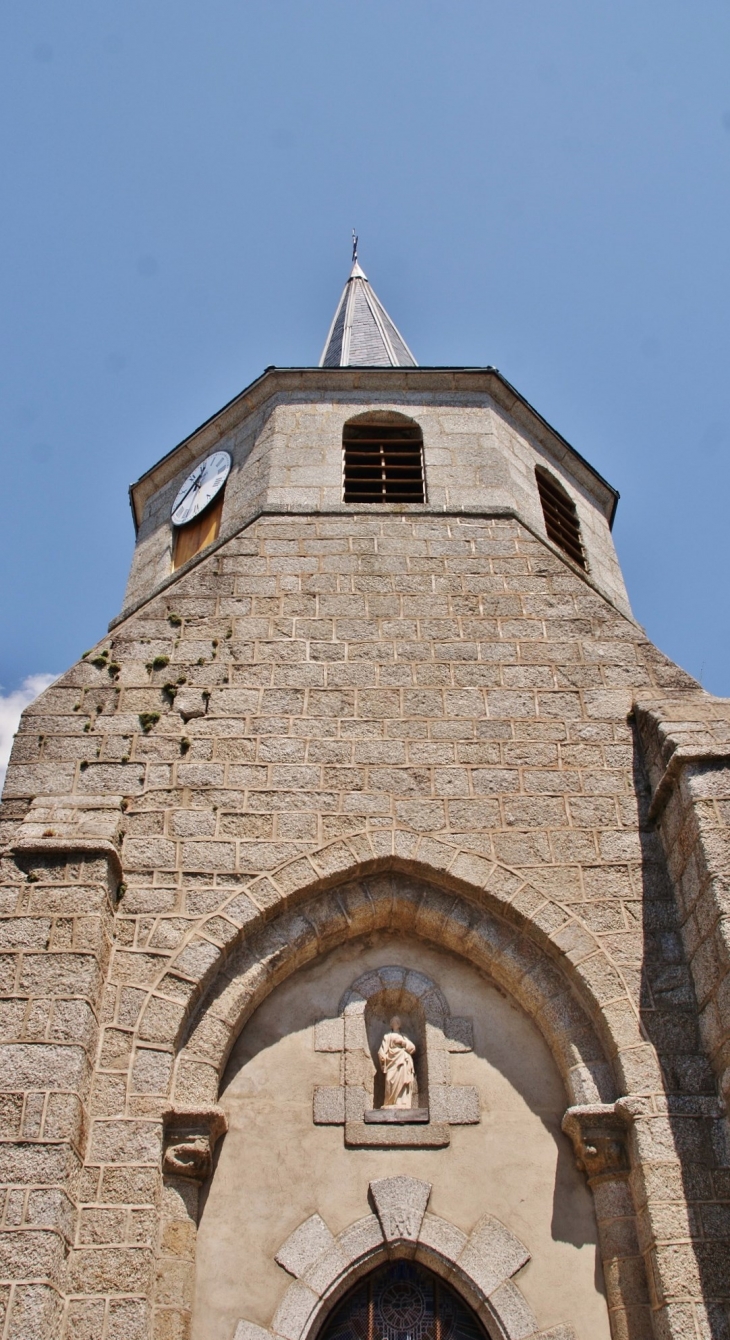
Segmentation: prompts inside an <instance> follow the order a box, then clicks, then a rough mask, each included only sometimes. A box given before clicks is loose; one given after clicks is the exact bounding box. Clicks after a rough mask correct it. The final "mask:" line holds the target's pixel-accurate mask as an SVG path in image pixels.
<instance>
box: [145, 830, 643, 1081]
mask: <svg viewBox="0 0 730 1340" xmlns="http://www.w3.org/2000/svg"><path fill="white" fill-rule="evenodd" d="M333 890H337V896H336V897H334V898H333V897H332V891H333ZM324 894H327V895H328V896H327V897H326V898H324V897H322V895H324ZM388 927H393V928H395V927H397V928H398V929H401V930H403V929H407V930H410V931H411V932H412V933H413V934H414V935H416V936H417V937H419V938H421V939H424V940H426V941H429V942H431V943H435V944H437V945H442V946H443V945H444V944H448V947H449V948H450V949H451V950H452V951H453V952H455V953H457V954H459V955H460V956H461V957H463V958H466V959H467V960H469V961H471V962H473V963H475V964H476V965H477V966H478V967H480V968H482V969H484V970H486V971H488V972H489V974H490V976H492V977H493V978H494V979H495V981H497V982H498V983H499V984H500V985H501V986H503V987H504V989H506V990H507V991H508V992H509V993H510V994H511V995H513V996H514V997H515V998H516V999H517V1000H518V1001H520V1003H521V1004H522V1005H523V1007H524V1008H525V1009H526V1011H527V1012H528V1013H529V1014H530V1015H531V1016H532V1017H533V1018H534V1019H535V1021H536V1023H537V1025H538V1027H539V1028H540V1029H541V1031H542V1033H543V1035H544V1036H545V1037H546V1040H547V1041H548V1045H549V1046H550V1047H551V1049H552V1050H553V1053H554V1055H555V1057H556V1060H557V1062H558V1065H559V1066H560V1068H561V1070H562V1073H563V1076H564V1078H565V1080H566V1085H567V1088H568V1092H569V1093H570V1095H571V1101H572V1102H574V1103H586V1102H597V1101H599V1102H605V1101H608V1102H610V1101H613V1099H614V1098H615V1097H616V1096H617V1094H625V1093H637V1092H638V1093H641V1092H647V1091H652V1090H653V1089H654V1088H655V1087H656V1086H657V1084H658V1083H660V1077H659V1067H658V1062H657V1059H656V1054H655V1051H654V1048H653V1047H652V1046H651V1044H650V1043H649V1042H648V1041H647V1040H646V1038H645V1037H644V1036H643V1034H642V1030H641V1027H640V1023H639V1018H638V1013H637V1009H636V1006H635V1004H634V1002H633V1001H632V999H631V996H630V993H629V990H628V988H627V986H626V983H625V981H624V978H623V975H622V973H621V970H620V968H619V967H618V966H617V965H616V964H615V963H614V962H613V961H612V960H611V959H610V957H609V955H608V954H607V953H606V951H605V950H604V948H603V947H602V945H601V944H600V942H599V940H598V939H597V938H596V936H595V935H593V934H592V933H591V932H590V931H589V930H588V929H587V928H586V927H585V925H584V924H583V922H582V921H581V920H580V919H579V917H577V916H576V914H575V911H574V910H573V909H572V908H570V907H569V906H563V905H562V904H560V903H559V902H558V901H557V900H556V899H554V898H550V897H548V896H547V895H546V894H544V893H543V892H542V891H541V890H539V889H537V888H536V887H535V886H534V885H532V884H530V883H528V882H527V881H526V880H524V879H523V878H522V877H521V876H520V875H519V874H518V873H516V872H514V871H512V870H509V869H508V868H506V867H505V866H502V865H498V864H496V863H493V862H490V861H488V860H486V859H484V858H483V857H480V856H478V855H476V854H474V853H473V852H470V851H468V850H464V849H459V848H456V847H453V846H450V845H449V844H447V843H443V842H439V841H436V840H434V839H432V838H425V837H423V836H422V835H420V834H416V833H409V832H405V831H401V832H398V833H396V834H390V833H387V834H386V833H383V834H378V833H370V834H362V835H360V836H358V835H356V836H354V837H350V838H348V839H347V841H336V842H333V843H330V844H328V845H327V846H325V847H323V848H321V849H320V850H319V851H317V852H313V853H311V854H310V855H308V856H306V857H297V858H296V859H295V860H293V861H290V862H287V863H286V864H284V865H282V866H281V867H280V868H279V869H278V870H277V871H275V872H272V873H271V874H269V875H265V876H261V877H258V878H255V879H252V880H251V881H249V882H248V884H246V885H245V886H244V887H243V888H242V889H238V890H236V891H234V892H233V893H232V894H231V896H230V897H229V898H228V899H227V901H225V902H224V903H223V904H222V905H221V906H220V907H219V908H218V909H217V910H216V912H215V913H214V914H212V915H211V916H209V917H208V918H207V919H205V920H202V921H201V922H200V923H198V926H197V928H196V929H195V931H194V932H193V933H192V934H191V936H190V937H189V939H188V940H187V942H186V943H185V944H184V946H183V947H182V949H181V950H180V951H179V952H178V953H177V954H176V955H174V956H173V957H172V958H171V959H170V960H168V962H167V964H166V967H165V970H164V972H161V973H160V974H159V976H158V978H157V980H156V982H155V983H154V984H153V985H152V987H151V988H150V990H149V994H148V998H147V1001H146V1003H145V1006H144V1008H143V1010H142V1012H141V1015H140V1020H139V1023H138V1032H137V1036H138V1039H139V1040H140V1041H141V1042H146V1043H150V1042H151V1043H153V1044H154V1045H157V1046H163V1047H166V1048H170V1047H172V1049H173V1050H174V1051H175V1052H176V1054H177V1062H176V1067H175V1069H176V1078H175V1084H176V1087H179V1085H180V1083H181V1082H182V1083H183V1087H184V1090H185V1092H186V1094H188V1095H192V1096H193V1101H205V1102H211V1101H215V1099H216V1098H217V1093H218V1087H219V1083H220V1078H221V1076H222V1073H223V1068H224V1066H225V1063H226V1060H227V1058H228V1054H229V1052H230V1049H231V1047H232V1046H233V1043H234V1041H235V1038H236V1036H237V1034H238V1032H240V1029H241V1028H242V1027H243V1025H244V1024H245V1022H246V1019H247V1018H248V1016H249V1015H250V1013H251V1012H252V1011H253V1010H254V1009H255V1008H256V1007H257V1006H258V1005H259V1004H260V1003H261V1001H262V1000H263V999H264V998H265V996H266V995H267V994H268V993H269V991H271V990H272V989H273V987H274V986H275V985H277V983H278V982H280V981H282V980H284V978H285V977H286V976H288V975H289V973H291V972H293V971H294V970H295V969H296V968H297V967H299V966H301V965H302V964H303V963H306V962H308V961H310V960H311V959H312V958H314V957H317V956H318V955H320V954H322V953H325V952H327V950H329V949H331V948H334V947H335V945H337V944H340V943H343V942H344V941H345V940H347V939H351V938H356V937H357V936H359V935H362V934H366V933H368V932H370V931H373V930H378V929H387V928H388Z"/></svg>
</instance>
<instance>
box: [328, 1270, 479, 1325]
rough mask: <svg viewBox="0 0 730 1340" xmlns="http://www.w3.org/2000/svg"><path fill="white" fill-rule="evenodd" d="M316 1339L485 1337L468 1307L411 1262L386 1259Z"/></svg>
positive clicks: (343, 1302)
mask: <svg viewBox="0 0 730 1340" xmlns="http://www.w3.org/2000/svg"><path fill="white" fill-rule="evenodd" d="M318 1340H486V1332H485V1330H484V1327H483V1326H482V1324H481V1322H480V1321H478V1320H477V1318H476V1317H475V1315H474V1313H473V1312H472V1311H471V1309H470V1308H468V1307H467V1306H466V1304H465V1303H464V1302H462V1300H461V1298H459V1296H458V1294H456V1293H455V1292H454V1290H453V1289H451V1288H450V1287H449V1285H448V1284H446V1283H445V1282H444V1281H443V1280H442V1279H439V1277H438V1275H434V1274H433V1272H432V1271H430V1270H427V1269H426V1267H425V1266H422V1265H419V1264H417V1263H416V1262H415V1261H409V1260H398V1261H389V1262H388V1263H387V1264H386V1265H384V1266H380V1267H379V1269H377V1270H373V1271H371V1272H370V1274H369V1275H367V1276H366V1277H365V1279H361V1280H360V1281H359V1282H358V1284H357V1285H356V1286H355V1288H354V1289H351V1290H350V1292H349V1293H348V1294H347V1296H346V1297H345V1298H344V1299H343V1300H342V1302H341V1303H340V1304H339V1305H338V1306H337V1308H336V1309H335V1311H334V1312H333V1313H332V1314H331V1315H330V1317H329V1318H328V1320H327V1321H326V1323H325V1325H324V1327H323V1328H322V1330H321V1331H320V1333H319V1337H318Z"/></svg>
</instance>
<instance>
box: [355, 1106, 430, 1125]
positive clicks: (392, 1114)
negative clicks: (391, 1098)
mask: <svg viewBox="0 0 730 1340" xmlns="http://www.w3.org/2000/svg"><path fill="white" fill-rule="evenodd" d="M364 1120H365V1122H366V1124H367V1125H371V1126H372V1125H376V1124H379V1125H384V1126H385V1125H396V1126H408V1125H412V1124H413V1123H414V1122H417V1121H422V1122H427V1121H428V1108H427V1107H374V1108H371V1109H370V1111H369V1112H366V1113H365V1117H364Z"/></svg>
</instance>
